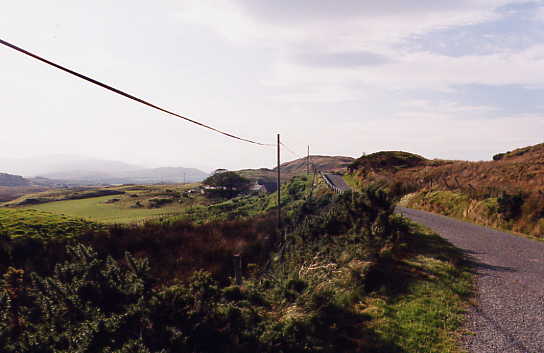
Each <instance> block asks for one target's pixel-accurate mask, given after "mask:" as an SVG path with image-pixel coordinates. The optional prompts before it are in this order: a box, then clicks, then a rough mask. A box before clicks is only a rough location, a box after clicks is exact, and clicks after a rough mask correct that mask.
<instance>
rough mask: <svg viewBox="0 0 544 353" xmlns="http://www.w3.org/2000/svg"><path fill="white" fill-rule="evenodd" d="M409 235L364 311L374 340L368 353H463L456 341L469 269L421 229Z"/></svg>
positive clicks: (457, 253)
mask: <svg viewBox="0 0 544 353" xmlns="http://www.w3.org/2000/svg"><path fill="white" fill-rule="evenodd" d="M412 229H413V232H412V233H411V235H410V240H409V243H408V244H409V248H408V249H407V253H406V254H407V256H406V257H405V258H404V259H401V260H399V261H397V262H396V263H394V264H389V266H385V267H382V268H381V269H379V271H378V272H379V274H380V275H382V276H383V277H384V278H387V279H386V280H385V281H384V282H383V283H380V284H379V285H380V287H379V288H376V292H374V293H373V295H370V296H369V297H368V298H366V300H365V301H364V305H363V306H362V307H363V310H362V312H364V313H366V314H368V315H370V316H371V317H372V319H371V321H370V327H371V328H372V329H373V330H374V332H375V333H376V337H377V338H378V340H377V343H374V348H373V350H372V351H373V352H383V351H384V350H383V349H386V350H385V351H387V352H437V353H438V352H440V353H444V352H451V353H456V352H463V350H462V348H460V347H459V337H460V335H461V334H462V324H463V320H464V313H465V311H466V308H467V305H468V301H469V300H470V298H471V297H472V293H473V285H472V274H471V272H470V269H469V268H468V266H467V265H466V264H465V262H464V255H463V254H462V253H461V251H460V250H458V249H457V248H455V247H453V246H452V245H451V244H449V243H448V242H447V241H445V240H443V239H442V238H440V237H439V236H437V235H436V234H433V233H431V232H430V231H429V230H427V229H424V228H422V227H420V226H415V225H412ZM378 283H379V282H378ZM365 305H366V307H365Z"/></svg>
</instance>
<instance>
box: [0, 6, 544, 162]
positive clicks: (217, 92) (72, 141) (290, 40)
mask: <svg viewBox="0 0 544 353" xmlns="http://www.w3.org/2000/svg"><path fill="white" fill-rule="evenodd" d="M0 38H1V39H3V40H6V41H8V42H11V43H13V44H15V45H17V46H20V47H22V48H25V49H27V50H29V51H31V52H34V53H36V54H38V55H41V56H44V57H46V58H48V59H49V60H52V61H55V62H57V63H59V64H61V65H65V66H67V67H69V68H71V69H73V70H76V71H79V72H81V73H83V74H85V75H88V76H91V77H93V78H95V79H98V80H101V81H103V82H105V83H107V84H110V85H112V86H114V87H117V88H120V89H122V90H125V91H127V92H129V93H131V94H133V95H135V96H138V97H140V98H143V99H146V100H148V101H150V102H152V103H154V104H156V105H159V106H162V107H164V108H166V109H169V110H172V111H175V112H177V113H179V114H182V115H185V116H187V117H189V118H191V119H194V120H198V121H200V122H203V123H205V124H209V125H211V126H213V127H215V128H218V129H221V130H225V131H227V132H229V133H232V134H235V135H237V136H241V137H243V138H247V139H251V140H256V141H260V142H263V143H271V144H273V143H275V141H276V134H278V133H279V134H281V139H282V142H283V143H284V144H285V145H286V146H287V147H289V149H290V150H291V151H288V150H286V149H284V150H282V161H287V160H292V159H295V158H298V157H301V156H303V155H304V154H305V153H306V148H307V146H308V145H309V146H310V151H311V154H322V155H345V156H351V157H359V156H360V155H361V154H363V153H367V154H368V153H372V152H376V151H381V150H404V151H409V152H413V153H417V154H420V155H423V156H425V157H427V158H446V159H461V160H489V159H491V157H492V156H493V155H494V154H496V153H499V152H504V151H507V150H511V149H514V148H517V147H523V146H527V145H533V144H537V143H542V142H544V141H543V137H542V135H543V132H544V119H543V118H544V99H543V98H542V97H544V1H512V0H456V1H449V0H448V1H446V0H418V1H405V0H383V1H359V0H343V1H337V0H298V1H296V0H275V1H269V0H195V1H189V0H187V1H184V0H177V1H174V0H155V1H140V0H130V1H126V0H116V1H110V0H108V1H106V0H95V1H80V0H69V1H68V0H67V1H64V0H63V1H60V0H59V1H52V0H42V1H10V2H5V3H4V4H2V12H1V13H0ZM0 97H1V98H0V99H1V101H0V102H1V104H0V119H1V125H0V126H1V127H0V158H7V157H10V158H26V157H35V156H40V157H43V158H44V159H47V158H48V157H47V156H50V155H59V154H70V155H78V156H85V157H88V158H99V159H107V160H119V161H124V162H127V163H132V164H138V165H142V166H147V167H159V166H184V167H195V168H200V169H202V170H205V171H210V170H213V169H215V168H228V169H241V168H259V167H272V166H273V165H274V164H275V158H276V151H275V148H274V147H267V146H264V147H263V146H257V145H253V144H249V143H245V142H241V141H237V140H234V139H230V138H228V137H226V136H223V135H220V134H216V133H214V132H212V131H210V130H207V129H204V128H202V127H199V126H196V125H193V124H190V123H188V122H186V121H184V120H181V119H178V118H174V117H171V116H168V115H166V114H164V113H161V112H159V111H156V110H153V109H151V108H149V107H146V106H143V105H141V104H138V103H136V102H134V101H131V100H128V99H126V98H124V97H121V96H118V95H115V94H113V93H111V92H108V91H106V90H104V89H102V88H100V87H97V86H94V85H92V84H90V83H88V82H85V81H82V80H80V79H77V78H75V77H73V76H70V75H68V74H66V73H64V72H61V71H59V70H56V69H54V68H52V67H49V66H47V65H45V64H43V63H40V62H38V61H36V60H34V59H31V58H29V57H26V56H23V55H22V54H20V53H18V52H16V51H14V50H13V49H10V48H7V47H4V46H0ZM0 167H1V166H0Z"/></svg>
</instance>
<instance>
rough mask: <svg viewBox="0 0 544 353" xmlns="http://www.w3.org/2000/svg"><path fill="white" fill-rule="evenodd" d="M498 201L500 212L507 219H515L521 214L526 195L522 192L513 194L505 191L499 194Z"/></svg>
mask: <svg viewBox="0 0 544 353" xmlns="http://www.w3.org/2000/svg"><path fill="white" fill-rule="evenodd" d="M497 202H498V204H499V213H500V214H501V215H502V216H503V217H504V219H505V220H507V221H509V220H514V219H517V218H519V217H520V216H521V206H523V202H524V196H523V194H522V193H521V192H520V193H517V194H513V195H510V194H508V193H506V192H505V193H503V194H502V195H501V196H499V198H498V199H497Z"/></svg>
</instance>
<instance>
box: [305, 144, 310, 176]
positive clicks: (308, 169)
mask: <svg viewBox="0 0 544 353" xmlns="http://www.w3.org/2000/svg"><path fill="white" fill-rule="evenodd" d="M306 175H310V145H308V156H307V157H306Z"/></svg>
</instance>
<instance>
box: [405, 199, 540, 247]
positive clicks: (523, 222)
mask: <svg viewBox="0 0 544 353" xmlns="http://www.w3.org/2000/svg"><path fill="white" fill-rule="evenodd" d="M399 205H401V206H404V207H411V208H415V209H420V210H424V211H429V212H434V213H438V214H441V215H444V216H448V217H454V218H457V219H460V220H463V221H468V222H472V223H475V224H478V225H482V226H485V227H492V228H495V229H499V230H501V231H505V232H509V233H511V234H514V235H520V236H524V237H528V238H531V239H536V240H544V218H542V216H538V215H534V214H532V213H531V212H530V211H529V210H532V209H534V208H535V207H533V205H532V204H531V203H527V204H524V205H523V208H521V210H520V214H519V215H518V216H516V217H513V218H512V219H507V218H506V217H504V215H502V214H501V212H500V211H501V210H500V205H499V202H498V198H496V197H489V198H485V199H482V200H474V199H471V198H470V196H469V195H466V194H463V193H460V192H453V191H444V190H433V191H419V192H415V193H412V194H408V195H406V196H404V197H403V198H402V199H401V201H400V202H399Z"/></svg>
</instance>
